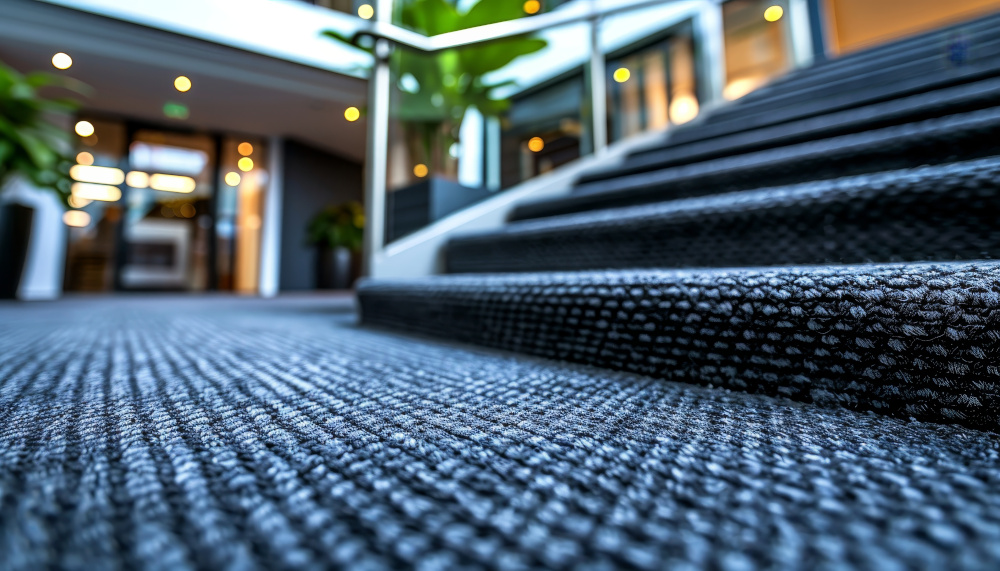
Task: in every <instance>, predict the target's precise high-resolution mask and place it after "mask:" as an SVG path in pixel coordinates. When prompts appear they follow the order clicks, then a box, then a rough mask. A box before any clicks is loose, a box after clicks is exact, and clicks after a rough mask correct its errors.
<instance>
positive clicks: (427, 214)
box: [385, 177, 493, 243]
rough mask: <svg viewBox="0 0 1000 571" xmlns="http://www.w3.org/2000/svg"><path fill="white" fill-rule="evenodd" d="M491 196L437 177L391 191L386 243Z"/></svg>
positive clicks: (479, 189)
mask: <svg viewBox="0 0 1000 571" xmlns="http://www.w3.org/2000/svg"><path fill="white" fill-rule="evenodd" d="M491 194H493V193H492V192H490V191H489V190H487V189H485V188H470V187H467V186H462V185H460V184H458V183H457V182H453V181H450V180H448V179H444V178H438V177H430V178H428V179H426V180H422V181H420V182H418V183H416V184H412V185H410V186H406V187H403V188H400V189H399V190H395V191H392V192H390V193H389V195H388V197H387V200H386V210H387V212H386V225H385V233H386V237H385V239H386V242H387V243H388V242H392V241H393V240H398V239H399V238H402V237H403V236H406V235H407V234H410V233H412V232H415V231H417V230H419V229H421V228H423V227H424V226H427V225H428V224H430V223H431V222H434V221H435V220H440V219H441V218H444V217H445V216H447V215H449V214H451V213H452V212H455V211H456V210H461V209H462V208H465V207H466V206H469V205H470V204H474V203H476V202H479V201H480V200H483V199H484V198H487V197H488V196H490V195H491Z"/></svg>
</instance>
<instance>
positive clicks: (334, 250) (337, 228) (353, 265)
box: [308, 201, 365, 289]
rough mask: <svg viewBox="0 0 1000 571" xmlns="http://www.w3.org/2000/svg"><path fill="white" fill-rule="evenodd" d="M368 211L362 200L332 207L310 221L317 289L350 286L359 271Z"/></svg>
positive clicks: (310, 237) (309, 233) (310, 238)
mask: <svg viewBox="0 0 1000 571" xmlns="http://www.w3.org/2000/svg"><path fill="white" fill-rule="evenodd" d="M364 228H365V211H364V208H363V207H362V206H361V204H360V203H359V202H355V201H352V202H345V203H344V204H339V205H336V206H330V207H328V208H326V209H324V210H323V211H321V212H320V213H319V214H317V215H316V216H314V217H313V219H312V220H311V221H310V222H309V229H308V239H309V243H310V244H312V245H313V246H314V247H315V248H316V274H315V276H316V289H348V288H350V287H351V285H352V284H353V283H354V280H355V278H357V277H358V274H359V273H360V272H359V271H358V266H359V263H360V259H361V258H360V256H358V255H357V254H358V253H359V252H360V251H361V245H362V241H363V237H364Z"/></svg>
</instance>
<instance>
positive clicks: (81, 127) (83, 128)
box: [73, 121, 94, 137]
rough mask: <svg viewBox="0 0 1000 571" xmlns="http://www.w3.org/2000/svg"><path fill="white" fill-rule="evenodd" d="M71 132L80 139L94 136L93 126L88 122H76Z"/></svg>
mask: <svg viewBox="0 0 1000 571" xmlns="http://www.w3.org/2000/svg"><path fill="white" fill-rule="evenodd" d="M73 130H74V131H76V134H77V135H80V136H81V137H89V136H91V135H93V134H94V124H93V123H91V122H90V121H77V123H76V127H75V128H74V129H73Z"/></svg>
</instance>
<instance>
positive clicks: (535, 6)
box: [523, 0, 542, 14]
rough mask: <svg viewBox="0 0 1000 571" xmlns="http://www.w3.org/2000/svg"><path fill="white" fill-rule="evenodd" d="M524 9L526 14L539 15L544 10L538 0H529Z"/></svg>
mask: <svg viewBox="0 0 1000 571" xmlns="http://www.w3.org/2000/svg"><path fill="white" fill-rule="evenodd" d="M523 8H524V13H525V14H537V13H538V11H539V10H541V9H542V3H541V2H539V1H538V0H528V1H527V2H525V3H524V6H523Z"/></svg>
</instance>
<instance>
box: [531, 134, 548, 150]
mask: <svg viewBox="0 0 1000 571" xmlns="http://www.w3.org/2000/svg"><path fill="white" fill-rule="evenodd" d="M544 148H545V141H543V140H542V138H541V137H532V138H531V140H530V141H528V149H529V150H530V151H531V152H533V153H537V152H538V151H541V150H542V149H544Z"/></svg>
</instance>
